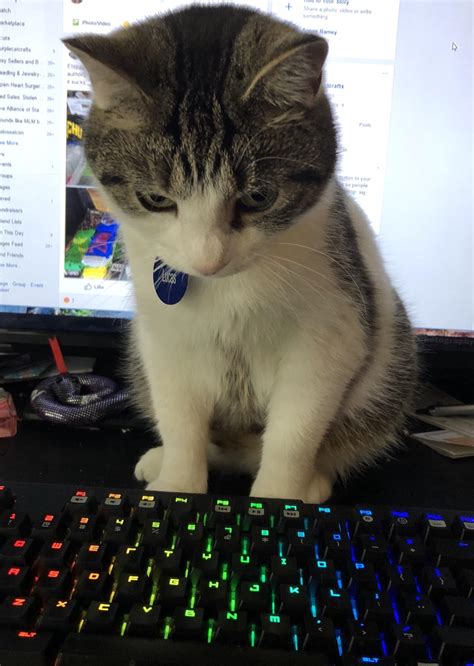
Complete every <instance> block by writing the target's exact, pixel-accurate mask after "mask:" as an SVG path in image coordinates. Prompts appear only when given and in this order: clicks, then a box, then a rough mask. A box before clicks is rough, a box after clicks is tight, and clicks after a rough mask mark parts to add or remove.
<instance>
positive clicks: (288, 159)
mask: <svg viewBox="0 0 474 666" xmlns="http://www.w3.org/2000/svg"><path fill="white" fill-rule="evenodd" d="M267 160H282V161H284V162H293V163H294V164H299V165H301V166H304V167H310V168H311V169H318V167H317V166H316V164H312V163H311V162H303V160H297V159H293V158H291V157H283V156H281V155H266V156H265V157H259V158H258V159H256V160H254V161H253V162H251V165H255V164H258V163H259V162H265V161H267Z"/></svg>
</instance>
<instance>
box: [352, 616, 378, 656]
mask: <svg viewBox="0 0 474 666" xmlns="http://www.w3.org/2000/svg"><path fill="white" fill-rule="evenodd" d="M347 641H348V645H347V650H348V652H350V653H351V654H355V655H364V654H372V655H378V656H381V655H382V644H381V637H380V631H379V628H378V627H377V625H376V623H375V622H367V623H364V622H362V623H359V622H349V623H348V627H347Z"/></svg>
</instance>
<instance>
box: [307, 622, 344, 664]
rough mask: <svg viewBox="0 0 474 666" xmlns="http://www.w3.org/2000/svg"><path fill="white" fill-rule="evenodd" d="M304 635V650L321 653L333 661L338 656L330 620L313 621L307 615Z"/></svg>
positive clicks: (332, 625)
mask: <svg viewBox="0 0 474 666" xmlns="http://www.w3.org/2000/svg"><path fill="white" fill-rule="evenodd" d="M304 634H305V637H304V641H303V649H304V650H311V651H314V652H321V653H323V654H327V655H328V657H330V658H333V659H334V658H336V656H338V655H339V650H338V646H337V641H336V634H335V631H334V624H333V621H332V620H331V619H330V618H324V619H315V618H314V617H311V616H309V615H307V616H306V617H305V619H304Z"/></svg>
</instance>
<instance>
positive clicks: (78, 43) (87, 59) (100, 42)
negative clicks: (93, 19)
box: [63, 35, 146, 115]
mask: <svg viewBox="0 0 474 666" xmlns="http://www.w3.org/2000/svg"><path fill="white" fill-rule="evenodd" d="M63 43H64V44H65V46H67V48H68V49H69V50H70V51H72V53H74V55H76V56H77V57H78V58H79V60H80V61H81V62H82V64H83V65H84V67H85V69H86V70H87V73H88V74H89V78H90V81H91V84H92V92H93V100H94V104H95V105H96V106H97V107H98V108H99V109H102V110H103V111H113V110H116V111H117V112H118V114H119V115H123V114H122V113H121V112H120V107H122V105H124V104H125V105H126V106H127V108H128V109H130V107H131V106H133V103H134V102H135V103H137V102H138V103H140V102H142V103H143V102H144V101H145V100H146V95H145V93H144V92H143V91H142V90H141V88H140V87H139V86H138V84H137V83H135V82H134V81H133V80H132V79H131V78H130V77H129V76H128V75H127V74H126V73H125V72H124V71H122V70H121V69H120V66H118V65H117V64H116V62H114V52H115V51H116V44H115V43H114V41H113V40H112V39H111V38H110V37H106V36H101V35H84V36H80V37H71V38H70V39H63Z"/></svg>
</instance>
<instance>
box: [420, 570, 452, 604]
mask: <svg viewBox="0 0 474 666" xmlns="http://www.w3.org/2000/svg"><path fill="white" fill-rule="evenodd" d="M422 581H423V585H424V588H425V589H426V591H427V593H428V595H429V596H430V597H433V599H440V598H441V597H444V596H446V595H451V596H456V595H457V587H456V583H455V580H454V578H453V576H452V574H451V572H450V570H449V569H447V568H446V567H425V568H424V569H423V572H422Z"/></svg>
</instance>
